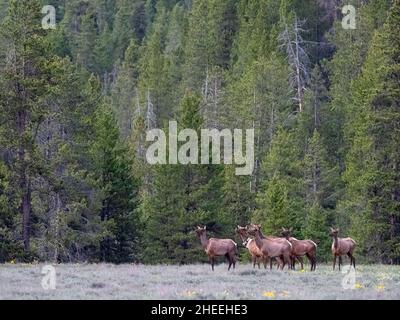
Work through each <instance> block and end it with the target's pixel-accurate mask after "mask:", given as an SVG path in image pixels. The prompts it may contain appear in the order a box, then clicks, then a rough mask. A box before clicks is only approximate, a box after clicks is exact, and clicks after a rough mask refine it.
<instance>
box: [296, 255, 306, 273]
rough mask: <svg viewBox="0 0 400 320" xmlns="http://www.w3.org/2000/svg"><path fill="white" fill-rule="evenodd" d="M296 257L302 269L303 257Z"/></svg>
mask: <svg viewBox="0 0 400 320" xmlns="http://www.w3.org/2000/svg"><path fill="white" fill-rule="evenodd" d="M296 258H297V261H298V262H300V266H301V269H300V270H303V269H304V264H303V258H302V257H296Z"/></svg>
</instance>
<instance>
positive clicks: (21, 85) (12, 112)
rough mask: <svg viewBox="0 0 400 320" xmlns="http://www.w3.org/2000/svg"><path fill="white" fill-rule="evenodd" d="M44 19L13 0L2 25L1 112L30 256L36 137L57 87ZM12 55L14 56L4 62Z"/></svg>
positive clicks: (38, 168) (30, 4) (38, 166)
mask: <svg viewBox="0 0 400 320" xmlns="http://www.w3.org/2000/svg"><path fill="white" fill-rule="evenodd" d="M40 21H41V13H40V3H39V1H11V2H10V5H9V10H8V15H7V17H6V18H5V20H4V21H3V23H2V26H1V42H2V46H3V51H2V57H1V68H2V70H1V76H0V86H1V90H0V91H1V93H0V101H2V103H1V104H0V108H1V113H2V114H4V117H5V119H4V120H6V121H5V122H4V123H5V125H6V126H7V127H6V130H5V132H7V137H8V139H7V143H6V144H5V147H6V148H8V150H9V151H10V152H11V154H12V157H13V161H12V173H13V177H12V180H13V182H14V183H15V186H14V188H15V189H14V191H15V192H16V193H17V194H18V196H19V199H20V200H19V209H20V213H21V216H22V238H23V242H24V248H25V251H26V252H28V251H29V250H30V238H31V224H32V220H31V215H32V183H33V180H34V179H35V178H36V177H37V176H38V175H40V174H41V172H42V171H43V169H42V165H43V161H42V157H41V155H40V153H39V152H38V145H37V141H36V135H37V132H38V129H39V126H40V125H41V124H42V122H43V121H44V119H45V117H46V116H47V114H48V112H49V108H48V105H47V96H48V94H49V91H50V90H51V89H52V87H54V86H55V85H54V84H52V83H51V82H50V81H49V79H51V78H52V77H53V76H54V73H55V72H56V71H54V70H57V61H56V60H57V59H55V58H54V57H53V56H52V55H51V53H50V52H49V50H48V44H47V40H46V38H45V31H44V30H43V29H41V23H40ZM10 54H11V55H12V57H13V58H12V59H6V56H7V55H10ZM3 132H4V131H3Z"/></svg>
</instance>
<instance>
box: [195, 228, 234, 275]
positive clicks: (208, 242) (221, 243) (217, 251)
mask: <svg viewBox="0 0 400 320" xmlns="http://www.w3.org/2000/svg"><path fill="white" fill-rule="evenodd" d="M195 231H196V234H197V236H198V237H199V239H200V242H201V245H202V247H203V249H204V251H205V252H206V254H207V256H208V259H209V260H210V263H211V268H212V270H213V271H214V263H215V257H216V256H225V257H226V258H227V259H228V262H229V267H228V271H229V270H230V269H231V266H232V265H233V268H234V269H235V265H236V256H235V255H236V253H237V244H236V242H235V241H233V240H231V239H217V238H210V239H207V234H206V226H204V227H200V226H197V228H196V229H195Z"/></svg>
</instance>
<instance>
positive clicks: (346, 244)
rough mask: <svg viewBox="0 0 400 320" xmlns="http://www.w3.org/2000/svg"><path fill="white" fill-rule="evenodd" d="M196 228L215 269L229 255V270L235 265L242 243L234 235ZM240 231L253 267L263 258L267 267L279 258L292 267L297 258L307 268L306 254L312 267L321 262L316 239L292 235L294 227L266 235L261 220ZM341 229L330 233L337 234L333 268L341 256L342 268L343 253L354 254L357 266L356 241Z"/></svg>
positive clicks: (352, 263)
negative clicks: (214, 234)
mask: <svg viewBox="0 0 400 320" xmlns="http://www.w3.org/2000/svg"><path fill="white" fill-rule="evenodd" d="M195 232H196V234H197V236H198V238H199V239H200V242H201V245H202V247H203V249H204V251H205V252H206V254H207V256H208V259H209V261H210V264H211V268H212V270H213V271H214V264H215V258H216V257H217V256H225V257H226V258H227V260H228V263H229V266H228V271H229V270H230V269H231V267H233V268H235V265H236V255H237V253H238V246H237V244H236V242H235V241H233V240H232V239H218V238H207V230H206V226H204V227H200V226H197V228H196V229H195ZM235 232H236V234H237V235H238V236H239V237H240V239H241V241H242V244H243V246H244V247H246V249H247V250H248V251H249V253H250V256H251V261H252V263H253V268H255V266H256V265H257V266H258V268H260V262H261V263H262V264H263V265H264V268H265V269H266V268H267V265H268V262H269V267H270V269H272V262H273V260H275V261H276V263H277V266H278V269H281V270H283V269H284V268H285V266H287V268H288V269H295V264H296V261H297V262H299V263H300V266H301V269H303V257H304V256H306V257H307V259H308V261H309V263H310V266H311V271H314V270H315V268H316V266H317V244H316V243H315V242H314V241H312V240H298V239H296V238H294V237H292V236H291V233H292V229H285V228H282V231H281V234H280V235H281V236H280V237H276V236H264V234H263V233H262V231H261V225H260V224H253V223H252V224H249V225H247V226H237V228H236V229H235ZM338 233H339V229H333V228H331V230H330V232H329V236H331V237H332V238H333V243H332V255H333V270H335V266H336V260H337V259H336V258H339V270H340V265H341V264H342V256H343V255H347V256H348V257H349V258H350V266H353V267H354V268H355V267H356V262H355V258H354V256H353V251H354V248H355V246H356V242H355V241H354V240H353V239H352V238H339V237H338Z"/></svg>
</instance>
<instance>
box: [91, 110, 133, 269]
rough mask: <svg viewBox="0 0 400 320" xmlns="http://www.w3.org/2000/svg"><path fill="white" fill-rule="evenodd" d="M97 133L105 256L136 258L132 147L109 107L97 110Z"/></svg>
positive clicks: (108, 258)
mask: <svg viewBox="0 0 400 320" xmlns="http://www.w3.org/2000/svg"><path fill="white" fill-rule="evenodd" d="M95 136H96V141H95V142H94V144H93V146H92V148H91V153H92V157H93V158H92V159H93V164H94V173H95V177H96V178H95V181H96V187H97V188H96V190H98V192H99V197H100V200H101V209H100V219H101V221H102V223H104V224H105V225H106V227H105V234H104V238H103V239H102V241H101V243H100V255H101V260H103V261H107V262H116V263H120V262H128V261H135V260H137V258H138V237H139V224H138V216H137V210H136V206H137V182H136V179H135V178H134V177H133V176H132V171H131V170H130V168H131V161H130V160H129V156H128V154H127V150H128V149H127V148H126V147H125V146H124V145H122V143H121V142H120V141H119V130H118V127H117V126H116V122H115V119H114V116H113V114H112V113H111V112H110V111H107V109H106V108H105V107H103V108H100V109H99V110H98V111H97V114H96V120H95Z"/></svg>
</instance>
